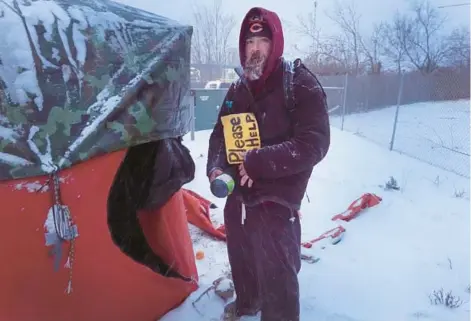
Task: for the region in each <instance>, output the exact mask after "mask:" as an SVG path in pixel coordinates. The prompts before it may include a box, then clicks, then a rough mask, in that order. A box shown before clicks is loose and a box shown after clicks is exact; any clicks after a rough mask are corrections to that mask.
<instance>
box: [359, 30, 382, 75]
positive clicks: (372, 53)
mask: <svg viewBox="0 0 471 321" xmlns="http://www.w3.org/2000/svg"><path fill="white" fill-rule="evenodd" d="M380 37H381V29H380V26H379V25H376V26H374V28H373V31H372V33H371V35H370V37H369V38H364V37H361V36H360V37H358V41H359V43H360V49H361V52H362V53H363V55H364V56H365V62H366V64H367V65H368V66H369V71H370V72H371V73H373V74H379V73H380V72H381V62H380V61H379V55H378V46H379V42H380V39H381V38H380Z"/></svg>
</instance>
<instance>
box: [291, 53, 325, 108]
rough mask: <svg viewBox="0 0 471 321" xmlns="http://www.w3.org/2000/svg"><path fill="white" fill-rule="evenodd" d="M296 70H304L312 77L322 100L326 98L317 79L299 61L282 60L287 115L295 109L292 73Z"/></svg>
mask: <svg viewBox="0 0 471 321" xmlns="http://www.w3.org/2000/svg"><path fill="white" fill-rule="evenodd" d="M298 68H304V69H305V70H306V71H307V72H308V73H310V74H311V75H312V77H314V79H315V80H316V82H317V84H318V85H319V88H320V89H321V90H322V94H323V96H324V99H326V98H327V96H326V93H325V91H324V88H323V87H322V85H321V83H320V81H319V79H318V78H317V77H316V75H314V73H312V72H311V71H310V70H309V69H308V68H307V67H306V66H305V65H304V64H303V63H302V61H301V59H299V58H298V59H296V60H295V61H293V62H292V61H288V60H286V59H283V90H284V92H285V106H286V109H288V113H291V112H292V111H293V110H294V109H295V106H296V104H295V97H294V95H293V77H294V73H295V71H296V70H297V69H298Z"/></svg>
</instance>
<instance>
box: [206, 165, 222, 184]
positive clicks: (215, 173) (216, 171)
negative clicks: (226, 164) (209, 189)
mask: <svg viewBox="0 0 471 321" xmlns="http://www.w3.org/2000/svg"><path fill="white" fill-rule="evenodd" d="M222 173H223V171H222V170H220V169H219V168H216V169H214V170H212V171H211V174H210V175H209V182H210V183H212V182H213V181H214V179H215V178H216V177H218V176H219V175H221V174H222Z"/></svg>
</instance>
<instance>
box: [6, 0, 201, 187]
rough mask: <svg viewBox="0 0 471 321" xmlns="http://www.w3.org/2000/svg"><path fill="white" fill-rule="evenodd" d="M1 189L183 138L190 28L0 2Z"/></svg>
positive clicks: (107, 12)
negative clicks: (146, 145) (140, 146)
mask: <svg viewBox="0 0 471 321" xmlns="http://www.w3.org/2000/svg"><path fill="white" fill-rule="evenodd" d="M0 30H3V31H4V32H1V33H0V181H1V180H8V179H15V178H24V177H30V176H36V175H43V174H47V173H51V172H53V171H56V170H59V169H62V168H65V167H69V166H72V165H73V164H76V163H78V162H81V161H85V160H88V159H90V158H92V157H95V156H98V155H101V154H104V153H108V152H112V151H115V150H119V149H123V148H127V147H130V146H133V145H137V144H141V143H144V142H148V141H154V140H159V139H162V138H167V137H177V136H181V135H184V134H186V133H187V132H188V131H189V118H190V117H189V115H190V114H189V104H188V103H187V102H188V101H187V100H186V99H185V96H186V95H187V93H188V91H189V87H190V66H189V63H190V47H191V36H192V31H193V29H192V27H191V26H185V25H180V24H178V23H177V22H174V21H172V20H170V19H167V18H164V17H161V16H158V15H154V14H151V13H148V12H145V11H142V10H138V9H135V8H132V7H128V6H125V5H122V4H118V3H115V2H112V1H106V0H96V1H93V0H56V1H53V0H18V1H15V0H0Z"/></svg>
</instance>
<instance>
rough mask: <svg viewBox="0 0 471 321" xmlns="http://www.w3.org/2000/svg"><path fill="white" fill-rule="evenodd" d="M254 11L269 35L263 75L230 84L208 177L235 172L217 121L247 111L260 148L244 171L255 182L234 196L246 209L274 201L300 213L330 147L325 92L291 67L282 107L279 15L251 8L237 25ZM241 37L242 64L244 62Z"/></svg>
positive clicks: (212, 141)
mask: <svg viewBox="0 0 471 321" xmlns="http://www.w3.org/2000/svg"><path fill="white" fill-rule="evenodd" d="M254 10H259V12H261V14H262V16H263V17H264V19H266V20H267V21H268V24H269V26H270V28H271V30H272V34H273V38H272V53H271V56H270V58H269V59H268V63H267V68H266V70H265V73H266V75H265V74H264V77H262V78H261V79H260V80H258V81H257V83H250V82H248V81H246V80H245V79H240V80H239V81H238V82H236V83H234V84H233V85H232V86H231V87H230V88H229V91H228V93H227V95H226V97H225V99H224V101H223V104H222V105H221V108H220V111H219V117H218V120H217V123H216V125H215V127H214V129H213V132H212V134H211V137H210V141H209V151H208V163H207V174H208V176H209V175H210V173H211V172H212V171H213V170H214V169H215V168H220V169H223V170H228V171H231V172H232V173H238V170H237V166H235V165H229V164H228V163H227V159H226V152H225V143H224V133H223V126H222V123H221V119H220V118H221V116H224V115H227V114H233V113H243V112H252V113H254V114H255V117H256V119H257V122H258V124H259V131H260V138H261V142H262V148H260V149H258V150H255V151H251V152H248V153H247V154H246V157H245V161H244V166H245V168H246V170H247V173H248V175H249V177H250V178H251V179H252V180H253V181H254V184H253V186H252V187H251V188H248V187H247V185H246V186H243V187H242V186H240V177H239V175H238V174H236V175H235V177H234V178H235V180H236V182H237V187H236V189H235V191H234V194H235V195H236V196H237V197H239V198H241V199H242V200H243V201H244V203H245V204H246V205H248V206H251V205H255V204H258V203H261V202H265V201H273V202H277V203H280V204H283V205H285V206H289V207H290V208H292V209H295V210H297V209H299V208H300V205H301V201H302V199H303V197H304V194H305V191H306V187H307V183H308V181H309V178H310V176H311V173H312V170H313V167H314V166H315V165H316V164H317V163H319V162H320V161H321V160H322V159H323V158H324V157H325V155H326V153H327V151H328V149H329V146H330V127H329V118H328V114H327V105H326V97H325V93H324V91H323V90H322V87H321V85H320V84H319V82H318V81H317V79H316V78H315V77H314V76H313V75H312V74H311V73H310V71H309V70H307V69H306V68H305V67H304V66H303V65H301V66H299V67H298V68H295V71H294V75H293V82H292V90H293V100H294V101H293V102H291V104H292V106H286V105H285V90H284V86H283V79H284V77H283V67H282V66H283V64H282V58H281V55H282V52H283V31H282V28H281V22H280V20H279V18H278V16H277V15H276V14H275V13H273V12H270V11H267V10H264V9H261V8H254V9H252V10H251V11H249V13H248V14H247V16H246V18H245V19H244V22H243V23H242V28H241V35H243V33H244V32H245V31H244V28H245V25H246V23H245V22H246V20H247V18H248V17H249V16H251V15H252V14H253V11H254ZM243 46H244V42H243V38H242V37H241V42H240V47H241V49H240V54H241V62H242V63H243V61H244V60H245V58H244V57H243V55H244V51H245V50H244V48H243Z"/></svg>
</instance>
